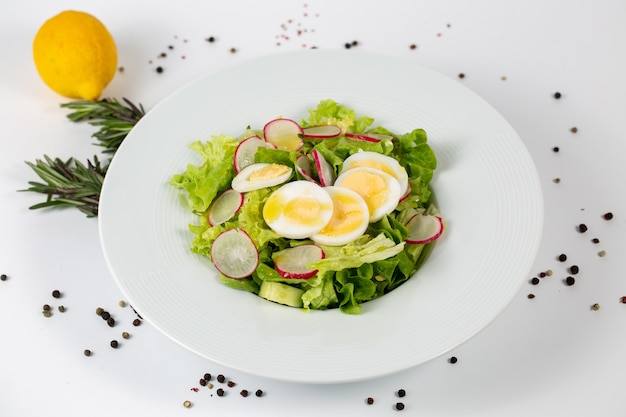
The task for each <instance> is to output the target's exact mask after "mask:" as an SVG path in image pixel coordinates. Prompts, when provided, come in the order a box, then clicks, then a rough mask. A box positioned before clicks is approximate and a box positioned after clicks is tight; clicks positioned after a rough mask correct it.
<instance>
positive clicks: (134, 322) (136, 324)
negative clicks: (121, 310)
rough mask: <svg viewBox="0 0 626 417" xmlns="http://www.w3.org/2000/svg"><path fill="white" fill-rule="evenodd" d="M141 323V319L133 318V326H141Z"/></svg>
mask: <svg viewBox="0 0 626 417" xmlns="http://www.w3.org/2000/svg"><path fill="white" fill-rule="evenodd" d="M140 324H141V320H139V319H135V320H133V326H135V327H137V326H139V325H140Z"/></svg>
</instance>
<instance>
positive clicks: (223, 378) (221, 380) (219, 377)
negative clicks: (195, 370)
mask: <svg viewBox="0 0 626 417" xmlns="http://www.w3.org/2000/svg"><path fill="white" fill-rule="evenodd" d="M224 381H226V377H225V376H224V375H222V374H219V375H218V376H217V382H221V383H223V382H224Z"/></svg>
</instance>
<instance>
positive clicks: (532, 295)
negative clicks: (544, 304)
mask: <svg viewBox="0 0 626 417" xmlns="http://www.w3.org/2000/svg"><path fill="white" fill-rule="evenodd" d="M527 297H528V298H530V299H531V300H532V299H533V298H535V294H532V293H531V294H528V295H527Z"/></svg>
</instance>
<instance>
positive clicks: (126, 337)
mask: <svg viewBox="0 0 626 417" xmlns="http://www.w3.org/2000/svg"><path fill="white" fill-rule="evenodd" d="M122 338H123V339H128V338H130V333H128V332H122Z"/></svg>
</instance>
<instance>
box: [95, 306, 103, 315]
mask: <svg viewBox="0 0 626 417" xmlns="http://www.w3.org/2000/svg"><path fill="white" fill-rule="evenodd" d="M102 313H104V309H103V308H102V307H98V308H96V314H97V315H98V316H101V315H102Z"/></svg>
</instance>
